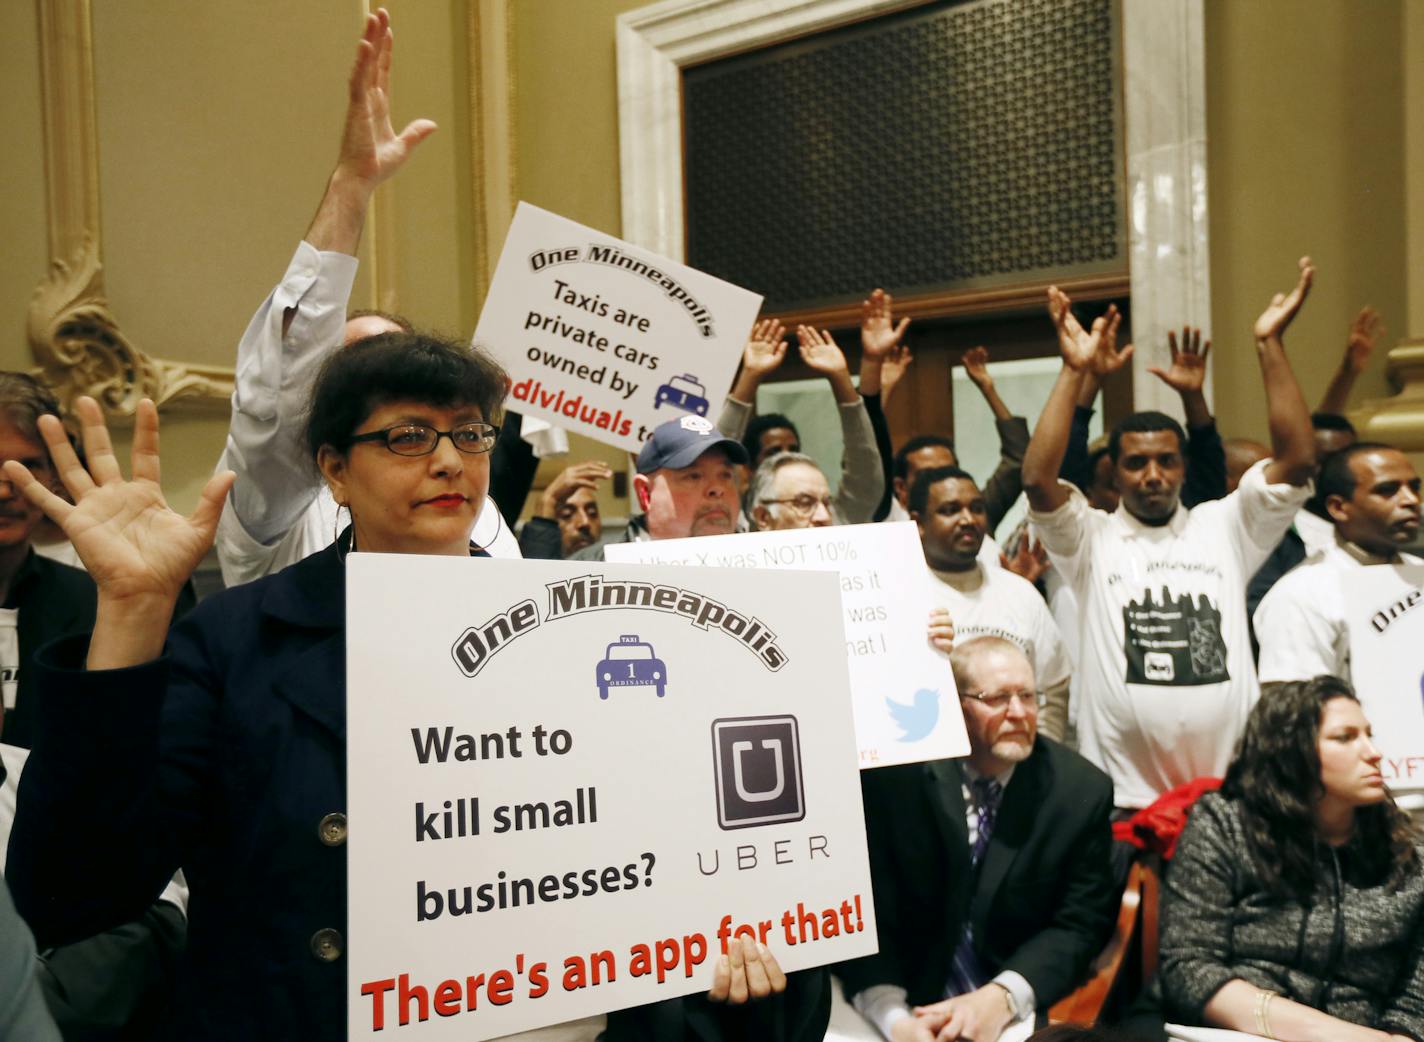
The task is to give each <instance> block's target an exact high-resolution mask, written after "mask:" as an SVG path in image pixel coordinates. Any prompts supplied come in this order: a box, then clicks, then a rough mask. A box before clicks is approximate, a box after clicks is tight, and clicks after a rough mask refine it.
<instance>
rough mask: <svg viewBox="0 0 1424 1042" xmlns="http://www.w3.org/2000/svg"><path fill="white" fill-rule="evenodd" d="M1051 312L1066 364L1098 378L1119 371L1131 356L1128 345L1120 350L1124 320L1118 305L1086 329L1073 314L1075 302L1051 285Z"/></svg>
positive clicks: (1059, 347) (1112, 305) (1129, 345)
mask: <svg viewBox="0 0 1424 1042" xmlns="http://www.w3.org/2000/svg"><path fill="white" fill-rule="evenodd" d="M1048 315H1049V317H1050V318H1051V319H1053V325H1054V328H1055V329H1056V330H1057V331H1058V350H1059V352H1060V353H1061V354H1062V355H1063V361H1064V364H1066V365H1067V366H1068V367H1069V368H1070V369H1076V370H1078V371H1079V372H1091V373H1094V374H1096V375H1097V376H1099V377H1102V376H1108V375H1110V374H1112V373H1115V372H1117V371H1118V370H1119V369H1121V368H1122V367H1123V366H1124V365H1126V364H1127V361H1128V359H1130V358H1131V357H1132V352H1133V347H1132V345H1131V344H1128V345H1127V346H1126V347H1124V348H1123V349H1122V350H1121V351H1119V350H1118V349H1117V329H1118V326H1119V325H1120V324H1121V322H1122V315H1120V314H1119V313H1118V310H1117V305H1116V304H1109V305H1108V309H1107V311H1105V312H1104V313H1103V314H1101V315H1099V316H1098V317H1097V318H1096V319H1094V320H1093V325H1092V328H1091V330H1085V329H1084V328H1083V326H1082V323H1080V322H1079V321H1078V319H1077V317H1076V316H1074V314H1073V301H1072V300H1071V299H1070V298H1069V296H1068V294H1066V293H1064V292H1063V291H1062V290H1061V289H1059V288H1058V287H1057V286H1049V287H1048Z"/></svg>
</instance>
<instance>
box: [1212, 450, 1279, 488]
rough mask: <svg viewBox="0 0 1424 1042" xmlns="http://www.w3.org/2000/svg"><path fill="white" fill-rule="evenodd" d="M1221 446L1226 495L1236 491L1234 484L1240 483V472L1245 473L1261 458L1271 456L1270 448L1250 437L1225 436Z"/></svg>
mask: <svg viewBox="0 0 1424 1042" xmlns="http://www.w3.org/2000/svg"><path fill="white" fill-rule="evenodd" d="M1221 447H1222V450H1223V451H1224V452H1225V453H1226V494H1227V495H1228V496H1229V495H1231V493H1233V492H1235V491H1236V486H1238V485H1240V484H1241V475H1242V474H1245V473H1246V472H1247V471H1248V470H1250V469H1251V468H1252V467H1254V466H1255V465H1256V464H1257V463H1260V462H1261V461H1262V460H1263V459H1270V458H1271V450H1270V449H1268V448H1267V447H1266V446H1264V445H1262V444H1261V443H1260V442H1259V441H1252V440H1251V439H1250V438H1227V439H1226V440H1225V441H1224V442H1222V445H1221Z"/></svg>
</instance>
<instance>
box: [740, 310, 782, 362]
mask: <svg viewBox="0 0 1424 1042" xmlns="http://www.w3.org/2000/svg"><path fill="white" fill-rule="evenodd" d="M785 335H786V327H785V326H783V325H782V324H781V322H780V320H779V319H775V318H763V319H761V320H759V321H758V322H757V324H756V325H754V326H752V335H751V337H749V338H748V340H747V346H746V347H745V348H744V349H743V350H742V369H743V371H746V372H750V373H752V374H755V375H756V376H757V377H764V376H766V375H767V374H768V373H770V372H771V371H772V370H774V369H775V368H776V367H777V366H779V365H780V364H781V361H782V359H783V358H785V357H786V341H785V340H784V339H782V338H783V337H784V336H785Z"/></svg>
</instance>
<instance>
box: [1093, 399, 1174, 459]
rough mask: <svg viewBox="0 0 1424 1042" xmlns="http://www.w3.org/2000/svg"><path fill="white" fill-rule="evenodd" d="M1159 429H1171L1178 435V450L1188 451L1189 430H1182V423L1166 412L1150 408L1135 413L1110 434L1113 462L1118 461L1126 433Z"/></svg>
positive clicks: (1109, 453) (1109, 440)
mask: <svg viewBox="0 0 1424 1042" xmlns="http://www.w3.org/2000/svg"><path fill="white" fill-rule="evenodd" d="M1157 431H1171V432H1172V433H1173V434H1175V435H1176V436H1177V451H1178V452H1185V451H1186V448H1187V432H1186V431H1184V430H1182V425H1181V424H1180V423H1178V422H1177V421H1176V420H1174V419H1172V417H1170V416H1168V415H1167V414H1166V413H1165V412H1156V411H1153V410H1150V409H1149V410H1148V411H1146V412H1135V413H1133V414H1132V415H1131V416H1128V417H1126V418H1125V419H1123V421H1122V422H1121V423H1119V424H1118V425H1117V426H1116V427H1114V428H1113V430H1112V433H1111V434H1110V435H1108V455H1109V456H1111V457H1112V461H1113V463H1117V458H1118V455H1119V453H1120V452H1121V450H1122V436H1123V435H1124V434H1155V433H1156V432H1157Z"/></svg>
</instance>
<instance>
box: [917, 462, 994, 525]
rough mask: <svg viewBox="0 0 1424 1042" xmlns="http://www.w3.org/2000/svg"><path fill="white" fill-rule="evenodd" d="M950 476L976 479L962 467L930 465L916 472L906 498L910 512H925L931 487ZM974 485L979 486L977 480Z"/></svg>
mask: <svg viewBox="0 0 1424 1042" xmlns="http://www.w3.org/2000/svg"><path fill="white" fill-rule="evenodd" d="M950 478H960V479H962V480H964V481H974V476H973V475H972V474H970V473H969V472H968V471H967V470H964V469H962V468H960V467H930V468H929V469H928V470H922V471H920V472H919V473H918V474H916V475H915V482H914V484H913V485H911V486H910V494H909V496H908V497H907V499H906V502H907V503H908V505H909V508H910V513H912V514H919V513H923V512H924V510H925V508H926V507H928V506H929V505H930V489H931V488H932V487H933V486H935V485H938V484H939V483H940V482H941V481H948V480H949V479H950ZM974 487H975V488H978V487H979V483H978V482H977V481H974Z"/></svg>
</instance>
